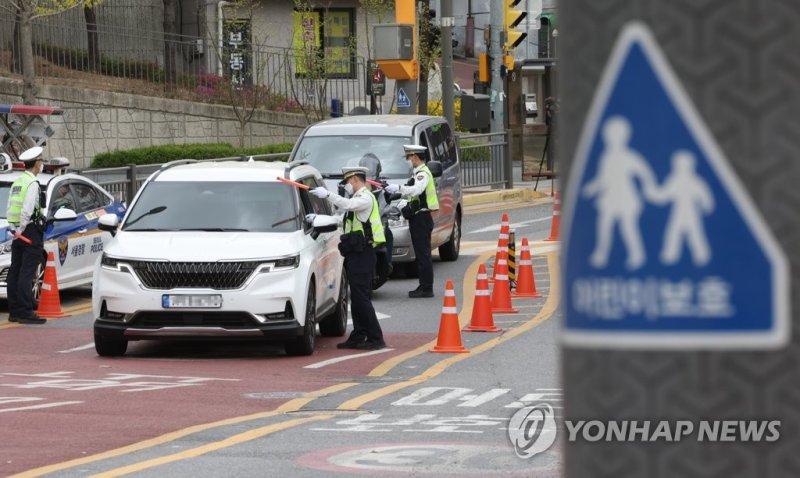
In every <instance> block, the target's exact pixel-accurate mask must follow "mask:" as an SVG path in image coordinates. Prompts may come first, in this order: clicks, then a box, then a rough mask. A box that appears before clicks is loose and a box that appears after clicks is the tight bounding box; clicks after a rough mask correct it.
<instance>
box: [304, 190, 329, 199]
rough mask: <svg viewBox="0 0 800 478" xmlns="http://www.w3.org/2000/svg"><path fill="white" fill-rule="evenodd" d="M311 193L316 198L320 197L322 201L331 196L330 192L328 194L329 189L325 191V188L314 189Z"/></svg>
mask: <svg viewBox="0 0 800 478" xmlns="http://www.w3.org/2000/svg"><path fill="white" fill-rule="evenodd" d="M309 193H311V194H312V195H314V196H316V197H318V198H320V199H325V198H327V197H328V196H330V194H331V193H330V192H328V190H327V189H325V188H323V187H318V188H314V189H312V190H311V191H309Z"/></svg>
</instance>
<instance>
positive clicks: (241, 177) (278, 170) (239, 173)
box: [154, 161, 321, 181]
mask: <svg viewBox="0 0 800 478" xmlns="http://www.w3.org/2000/svg"><path fill="white" fill-rule="evenodd" d="M287 166H288V164H287V163H285V162H282V161H273V162H265V161H203V162H197V163H189V164H181V165H178V166H173V167H170V168H167V169H164V170H162V171H160V173H159V174H158V175H157V176H156V177H155V178H154V180H155V181H205V180H214V181H248V180H254V181H277V177H278V176H280V177H285V172H286V168H287ZM309 175H316V176H317V177H321V176H320V174H319V172H317V171H316V170H315V169H314V168H312V167H311V166H305V165H301V166H296V167H293V168H292V170H291V173H290V179H295V178H299V177H305V176H309Z"/></svg>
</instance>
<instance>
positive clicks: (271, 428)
mask: <svg viewBox="0 0 800 478" xmlns="http://www.w3.org/2000/svg"><path fill="white" fill-rule="evenodd" d="M334 416H336V415H332V414H328V415H314V416H311V417H306V418H295V419H293V420H287V421H285V422H280V423H275V424H272V425H267V426H264V427H260V428H256V429H254V430H248V431H246V432H243V433H239V434H238V435H233V436H232V437H228V438H226V439H224V440H221V441H217V442H213V443H209V444H208V445H203V446H198V447H196V448H192V449H191V450H186V451H182V452H179V453H173V454H172V455H167V456H162V457H159V458H153V459H152V460H147V461H143V462H140V463H134V464H133V465H128V466H123V467H121V468H115V469H113V470H110V471H107V472H105V473H98V474H96V475H91V476H92V478H111V477H116V476H123V475H127V474H129V473H137V472H140V471H142V470H146V469H148V468H153V467H156V466H161V465H166V464H168V463H173V462H176V461H180V460H185V459H187V458H196V457H198V456H200V455H205V454H206V453H211V452H213V451H217V450H220V449H223V448H227V447H230V446H234V445H239V444H241V443H246V442H248V441H251V440H255V439H256V438H262V437H265V436H267V435H271V434H273V433H277V432H279V431H283V430H286V429H289V428H294V427H296V426H299V425H305V424H306V423H309V422H315V421H320V420H327V419H329V418H333V417H334Z"/></svg>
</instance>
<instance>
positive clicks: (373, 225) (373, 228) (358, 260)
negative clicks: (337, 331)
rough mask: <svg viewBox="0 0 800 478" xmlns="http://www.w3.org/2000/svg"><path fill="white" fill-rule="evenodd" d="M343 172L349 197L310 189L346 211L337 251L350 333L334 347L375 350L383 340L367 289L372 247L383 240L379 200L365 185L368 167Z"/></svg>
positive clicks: (372, 265) (309, 218)
mask: <svg viewBox="0 0 800 478" xmlns="http://www.w3.org/2000/svg"><path fill="white" fill-rule="evenodd" d="M342 174H343V176H344V179H342V182H343V183H344V190H345V192H346V194H348V195H350V196H351V197H350V198H345V197H342V196H340V195H338V194H336V193H332V192H330V191H328V190H327V189H326V188H323V187H317V188H314V189H312V190H311V191H309V192H310V193H311V194H312V195H314V196H316V197H318V198H320V199H327V200H328V201H329V202H330V203H331V204H333V205H334V206H336V207H337V208H339V209H342V210H344V211H345V214H344V217H343V218H342V225H343V229H344V234H343V235H342V236H341V241H340V243H339V251H340V252H341V254H342V255H343V256H344V262H345V267H346V268H347V277H348V280H349V282H350V298H351V301H352V304H351V312H352V315H353V332H352V333H350V337H349V338H348V339H347V340H346V341H345V342H342V343H340V344H338V345H337V346H336V347H337V348H340V349H363V350H378V349H382V348H384V347H386V343H385V342H384V341H383V331H382V330H381V326H380V324H379V323H378V317H377V316H376V315H375V308H374V307H373V306H372V302H370V300H369V292H370V289H371V288H372V276H373V272H374V270H375V263H376V255H375V249H376V248H378V247H380V246H382V245H383V244H384V243H385V242H386V239H385V235H384V229H383V224H382V223H381V218H380V211H379V209H378V201H377V200H376V199H375V196H373V195H372V192H370V190H369V188H368V187H367V168H365V167H360V166H356V167H344V168H342ZM315 216H316V215H315V214H308V215H307V216H306V221H309V222H313V221H314V217H315Z"/></svg>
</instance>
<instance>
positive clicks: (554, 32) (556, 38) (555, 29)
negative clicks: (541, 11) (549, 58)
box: [553, 28, 558, 58]
mask: <svg viewBox="0 0 800 478" xmlns="http://www.w3.org/2000/svg"><path fill="white" fill-rule="evenodd" d="M557 40H558V29H557V28H553V58H557V57H558V54H557V53H556V47H557V46H558V45H557V43H556V41H557Z"/></svg>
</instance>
